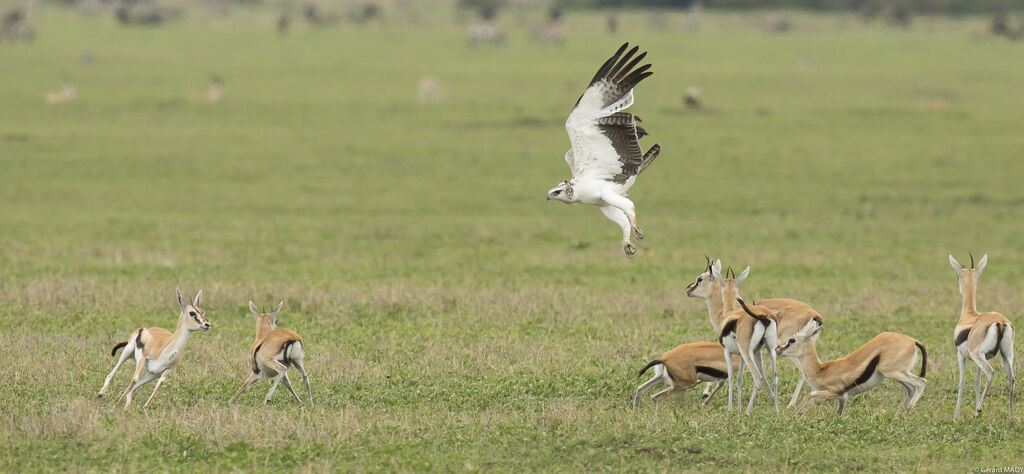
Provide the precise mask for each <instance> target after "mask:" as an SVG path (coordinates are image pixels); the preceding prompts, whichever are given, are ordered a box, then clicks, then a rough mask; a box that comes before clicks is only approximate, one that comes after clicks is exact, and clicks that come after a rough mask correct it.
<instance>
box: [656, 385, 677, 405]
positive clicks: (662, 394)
mask: <svg viewBox="0 0 1024 474" xmlns="http://www.w3.org/2000/svg"><path fill="white" fill-rule="evenodd" d="M674 388H675V387H673V386H671V385H669V386H668V387H666V388H665V389H664V390H662V391H660V392H658V393H655V394H654V395H651V400H654V403H658V400H661V399H662V398H664V397H665V395H668V394H670V393H672V389H674Z"/></svg>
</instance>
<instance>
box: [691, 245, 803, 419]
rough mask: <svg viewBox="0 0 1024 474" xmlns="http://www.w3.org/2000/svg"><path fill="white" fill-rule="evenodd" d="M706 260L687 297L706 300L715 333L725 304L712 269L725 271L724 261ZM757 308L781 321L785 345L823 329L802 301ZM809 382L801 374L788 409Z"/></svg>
mask: <svg viewBox="0 0 1024 474" xmlns="http://www.w3.org/2000/svg"><path fill="white" fill-rule="evenodd" d="M704 258H705V259H706V260H707V267H706V268H705V270H704V272H703V273H701V274H700V275H697V278H696V279H695V280H694V281H693V283H690V284H689V285H688V286H687V287H686V296H689V297H691V298H693V297H700V298H704V299H705V300H706V302H707V305H708V316H710V318H711V325H712V327H714V328H715V329H716V330H717V329H718V327H717V325H716V323H715V320H716V318H717V316H716V315H718V314H721V313H722V312H723V311H724V303H723V301H722V296H721V293H722V287H721V285H719V284H718V280H716V279H715V278H714V277H712V276H711V274H712V271H713V269H712V267H716V268H717V271H718V272H719V273H721V271H722V261H721V260H716V261H714V262H712V261H711V258H709V257H704ZM757 304H758V305H760V306H764V307H766V308H768V309H770V310H772V312H774V313H775V316H776V317H777V318H778V321H779V334H778V338H779V340H780V341H785V340H787V339H789V338H791V337H793V335H794V334H796V333H798V332H806V333H814V334H815V336H814V337H815V338H817V337H818V336H817V335H818V334H820V332H816V331H815V330H816V329H818V328H821V327H822V319H821V314H819V313H818V312H817V311H815V310H814V308H812V307H811V306H810V305H808V304H807V303H804V302H802V301H798V300H794V299H790V298H767V299H763V300H761V301H758V302H757ZM790 360H792V361H793V363H794V364H795V365H796V367H797V370H800V362H799V361H798V360H797V359H793V358H790ZM805 380H806V378H805V377H804V375H803V372H800V378H799V380H798V381H797V384H796V389H794V390H793V397H792V398H791V399H790V401H789V405H787V406H788V407H794V406H796V402H797V401H799V397H800V391H801V390H802V389H803V386H804V381H805ZM710 385H711V384H708V387H706V388H705V389H704V395H703V396H702V397H703V398H704V399H705V401H707V400H709V399H710V394H711V387H710Z"/></svg>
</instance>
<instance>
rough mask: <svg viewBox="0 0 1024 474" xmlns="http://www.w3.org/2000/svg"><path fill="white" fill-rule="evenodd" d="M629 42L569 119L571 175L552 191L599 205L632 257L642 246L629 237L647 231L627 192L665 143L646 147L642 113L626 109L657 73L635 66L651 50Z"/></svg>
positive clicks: (554, 194)
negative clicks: (618, 230)
mask: <svg viewBox="0 0 1024 474" xmlns="http://www.w3.org/2000/svg"><path fill="white" fill-rule="evenodd" d="M627 48H629V43H626V44H623V45H622V46H621V47H620V48H619V50H618V51H616V52H615V54H614V55H613V56H612V57H610V58H608V60H607V61H605V62H604V64H603V65H601V68H600V69H598V70H597V74H595V75H594V78H593V79H592V80H591V81H590V86H588V87H587V90H585V91H584V92H583V95H581V96H580V98H579V100H577V101H576V107H575V108H573V110H572V113H570V114H569V118H568V119H566V121H565V130H566V132H568V133H569V142H570V143H571V144H572V148H570V149H569V151H567V152H566V153H565V162H566V163H568V164H569V168H570V169H571V170H572V179H570V180H569V181H562V182H561V183H559V184H558V186H555V187H554V188H552V189H551V190H550V191H548V199H557V200H559V201H562V202H564V203H566V204H572V203H575V202H582V203H584V204H593V205H595V206H600V207H601V212H602V213H604V215H605V217H607V218H609V219H611V220H612V221H613V222H615V223H616V224H618V225H619V227H621V228H622V250H623V251H625V252H626V257H627V258H633V255H634V254H636V250H637V247H636V245H635V244H633V242H631V241H630V240H629V237H630V230H632V232H633V234H634V235H636V238H637V239H643V238H644V233H643V231H641V230H640V227H638V226H637V224H636V211H635V208H634V206H633V201H630V200H629V198H627V197H626V196H629V188H630V187H632V186H633V182H634V181H636V177H637V175H639V174H640V173H641V172H643V170H644V169H645V168H647V166H648V165H650V164H651V162H652V161H654V159H655V158H656V157H657V156H658V152H659V151H661V147H660V146H658V145H657V144H655V145H654V146H652V147H651V148H650V149H649V150H647V153H644V152H643V149H642V148H640V138H642V137H643V136H644V135H647V131H645V130H644V129H643V128H640V127H639V126H637V122H639V121H640V117H637V116H635V115H633V114H630V113H628V112H623V110H626V109H627V108H628V107H629V106H630V105H633V87H635V86H636V85H637V84H638V83H640V81H642V80H644V78H646V77H647V76H650V75H651V74H653V73H652V72H650V71H648V69H650V68H651V65H650V64H645V65H643V66H640V67H637V68H635V69H634V67H635V66H636V65H637V64H639V63H640V61H641V60H643V58H644V57H645V56H647V52H646V51H645V52H642V53H640V54H639V55H637V54H636V53H637V51H638V50H639V49H640V48H639V47H638V46H634V47H633V48H632V49H630V50H629V51H628V52H627V51H626V49H627ZM623 53H625V55H623Z"/></svg>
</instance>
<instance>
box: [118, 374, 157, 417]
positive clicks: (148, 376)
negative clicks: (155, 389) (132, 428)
mask: <svg viewBox="0 0 1024 474" xmlns="http://www.w3.org/2000/svg"><path fill="white" fill-rule="evenodd" d="M155 378H157V375H156V374H154V373H153V372H146V374H145V375H143V376H142V378H141V379H139V381H138V382H136V383H135V385H133V386H132V388H131V389H130V390H128V396H127V398H125V400H124V409H125V410H127V409H128V407H130V406H131V405H132V394H133V393H135V391H136V390H138V389H139V387H142V386H143V385H146V384H147V383H149V382H151V381H152V380H153V379H155Z"/></svg>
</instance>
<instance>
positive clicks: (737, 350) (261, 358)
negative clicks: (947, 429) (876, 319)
mask: <svg viewBox="0 0 1024 474" xmlns="http://www.w3.org/2000/svg"><path fill="white" fill-rule="evenodd" d="M949 263H950V265H952V266H953V269H954V270H955V271H956V276H957V280H958V281H959V286H960V294H961V295H962V296H963V307H962V309H961V313H960V320H959V321H957V324H956V328H955V330H954V332H953V340H954V344H955V346H956V350H957V361H958V362H959V366H960V383H959V387H958V389H957V397H956V411H955V414H954V418H959V417H960V403H961V400H962V398H963V391H964V381H965V377H966V364H967V360H968V359H970V360H971V361H972V362H974V364H975V366H976V367H977V371H976V373H975V379H974V392H975V407H974V408H975V410H976V412H977V413H981V408H982V404H983V403H984V401H985V395H986V394H987V393H988V390H989V388H990V387H991V386H992V376H993V374H994V372H995V370H994V369H993V368H992V365H991V364H989V362H988V360H989V359H992V358H993V357H995V356H996V355H997V354H998V355H1000V356H1002V358H1003V365H1004V366H1005V368H1006V375H1007V378H1008V382H1009V389H1010V405H1009V410H1010V412H1011V413H1012V411H1013V388H1014V376H1013V324H1012V323H1010V321H1009V320H1008V319H1006V317H1005V316H1003V315H1002V314H999V313H995V312H988V313H979V312H978V310H977V308H976V307H975V297H976V294H977V289H978V277H979V276H980V275H981V272H982V270H984V269H985V265H986V264H987V263H988V255H985V256H983V257H982V258H981V260H980V261H979V262H978V265H977V268H975V265H974V257H973V256H971V266H970V268H968V267H965V266H964V265H961V264H960V263H959V262H957V260H956V259H955V258H953V256H952V255H950V256H949ZM749 274H750V267H747V268H746V269H745V270H743V271H742V272H741V273H740V274H739V276H737V275H736V274H735V272H732V271H731V269H730V270H727V271H726V273H725V274H723V273H722V262H721V260H715V261H714V262H712V261H711V259H710V258H708V259H707V266H706V268H705V270H704V272H703V273H701V274H700V275H697V278H696V280H694V282H693V283H691V284H689V285H688V286H687V287H686V295H687V296H689V297H691V298H703V299H704V300H705V302H706V303H707V306H708V317H709V318H710V321H711V327H712V328H713V329H714V330H715V331H716V333H717V334H718V343H717V344H716V343H713V342H696V343H690V344H683V345H681V346H678V347H676V348H674V349H672V350H670V351H668V352H665V353H663V354H661V355H660V356H659V357H658V358H656V359H654V360H653V361H651V362H650V363H649V364H647V365H646V366H645V367H644V368H643V369H642V370H640V374H639V375H643V374H644V373H645V372H646V371H647V370H648V369H651V368H653V369H654V376H653V377H652V378H651V379H650V380H648V381H647V382H644V383H643V384H642V385H640V387H638V388H637V390H636V394H635V395H634V397H633V408H636V407H637V406H638V405H639V404H640V397H641V396H642V395H643V394H644V393H646V392H647V391H648V390H650V389H651V388H652V387H654V386H656V385H658V384H659V383H665V384H666V385H668V387H667V388H665V389H664V390H662V391H660V392H658V393H656V394H654V395H653V396H652V397H651V398H652V399H654V400H655V401H657V400H659V399H661V398H662V397H664V396H665V395H668V394H669V393H672V392H676V391H682V390H686V389H688V388H690V387H693V386H694V385H696V384H697V383H699V382H707V384H708V385H707V387H706V388H705V391H704V394H703V395H702V398H703V399H704V403H705V404H706V403H707V402H708V401H709V400H711V398H712V397H713V396H714V395H715V393H717V392H718V390H719V389H720V388H721V386H722V382H725V383H726V384H727V385H728V392H729V402H728V408H729V410H732V409H733V389H734V387H735V398H736V400H737V405H736V406H737V408H740V405H741V404H742V401H741V396H742V387H743V385H742V383H743V370H744V368H747V370H749V371H750V374H751V376H752V377H753V380H754V386H753V389H752V391H751V394H750V401H749V402H748V403H747V410H746V411H747V413H750V411H751V410H752V409H753V406H754V398H755V396H756V395H757V391H758V388H760V386H761V382H764V384H765V390H767V391H768V393H769V395H771V397H772V401H773V402H774V404H775V410H776V411H778V409H779V399H778V389H779V387H778V384H779V379H778V372H777V367H776V362H777V360H776V356H782V357H785V358H788V359H790V360H792V361H793V363H794V364H795V365H796V367H797V370H798V371H799V373H800V378H799V379H798V381H797V385H796V389H795V390H794V391H793V397H792V399H790V402H789V405H788V406H789V407H794V406H795V407H796V412H800V411H801V410H802V409H803V408H804V407H806V406H808V405H809V404H810V403H811V402H813V401H814V400H815V399H817V398H834V399H838V400H839V413H840V414H842V413H843V408H845V406H846V401H847V400H848V399H849V397H850V396H851V395H856V394H858V393H862V392H865V391H868V390H870V389H872V388H874V387H875V386H877V385H878V384H879V383H881V382H882V381H883V380H885V379H886V378H891V379H894V380H896V381H897V382H899V383H901V384H902V385H903V386H904V387H905V388H906V389H907V397H906V398H905V399H904V400H903V403H902V405H901V406H900V410H901V411H903V410H909V409H910V408H912V407H913V406H914V405H915V404H916V403H917V401H918V400H919V399H920V398H921V395H922V393H924V387H925V384H926V383H927V381H926V380H925V379H924V376H925V373H926V369H927V366H928V356H927V352H926V350H925V347H924V344H922V343H921V342H920V341H918V340H916V339H914V338H912V337H910V336H907V335H904V334H899V333H894V332H883V333H881V334H879V335H878V336H875V338H873V339H871V340H870V341H868V342H867V343H866V344H864V345H863V346H861V347H860V348H859V349H857V350H855V351H853V352H852V353H850V354H849V355H847V356H846V357H842V358H840V359H836V360H831V361H827V362H822V361H821V359H819V358H818V353H817V349H816V348H815V341H816V340H817V339H818V335H819V334H820V333H821V329H822V327H823V323H822V319H821V315H820V314H819V313H818V312H817V311H815V310H814V308H812V307H810V306H809V305H807V304H806V303H803V302H801V301H797V300H793V299H787V298H770V299H765V300H761V301H758V302H756V303H754V302H751V304H747V303H746V302H744V301H743V299H742V298H741V297H740V294H739V287H740V284H741V283H743V281H744V280H745V279H746V278H747V276H748V275H749ZM177 296H178V305H179V306H180V308H181V312H180V314H179V315H178V325H177V327H176V328H175V330H174V332H173V333H172V332H170V331H168V330H166V329H163V328H156V327H153V328H139V329H136V330H135V331H132V333H131V335H130V336H128V339H127V340H126V341H123V342H119V343H117V344H115V345H114V347H113V349H112V350H111V351H110V355H111V356H112V357H116V356H117V351H118V350H119V349H121V348H124V350H123V351H122V352H121V357H120V358H119V359H118V361H117V363H116V364H114V368H113V370H111V371H110V374H108V375H107V378H106V380H104V381H103V387H102V388H101V389H100V391H99V393H97V394H96V396H97V397H102V396H103V394H104V393H106V391H107V388H108V387H109V386H110V380H111V379H112V378H113V377H114V374H115V373H117V370H118V369H120V368H121V366H122V365H124V363H125V362H127V361H128V360H131V361H133V362H135V364H136V365H135V374H134V375H133V376H132V379H131V381H130V382H129V383H128V387H127V388H126V389H125V390H124V392H123V393H122V394H121V398H120V399H118V401H117V403H115V404H114V407H115V408H116V407H117V405H118V404H120V403H121V401H122V400H123V401H124V403H125V405H124V407H125V409H127V408H128V407H129V406H131V403H132V394H133V393H134V392H135V390H137V389H138V388H139V387H141V386H142V385H145V384H146V383H149V382H151V381H153V380H154V379H156V380H157V383H156V387H154V388H153V394H152V395H150V396H149V399H148V400H146V404H145V406H149V404H150V402H152V401H153V397H154V396H156V392H157V391H158V390H160V386H161V385H162V384H163V382H164V380H166V379H167V375H168V374H169V373H170V371H171V370H173V369H174V368H175V367H176V366H177V365H178V362H179V361H180V360H181V354H182V352H183V351H184V349H185V344H186V343H187V342H188V339H189V336H190V335H191V334H192V333H193V332H195V331H207V330H209V329H210V321H209V320H207V319H206V311H204V310H203V309H202V307H201V305H202V301H203V291H202V290H199V292H198V293H196V296H195V297H194V298H193V299H192V301H191V302H189V301H188V300H186V299H185V298H183V297H182V296H181V291H180V290H179V291H178V293H177ZM283 306H284V302H283V301H282V302H281V303H280V304H278V305H277V307H276V308H274V310H273V311H271V312H270V313H265V312H261V311H259V310H258V309H257V308H256V305H255V304H254V303H253V302H252V301H250V302H249V310H250V311H251V312H252V315H253V317H254V318H255V319H256V340H255V341H254V342H253V345H252V347H251V349H250V350H249V357H248V366H249V367H248V368H249V371H250V374H249V377H248V379H247V380H246V381H245V382H244V383H243V384H242V386H241V388H239V389H238V392H236V393H235V395H234V396H233V397H231V400H230V402H229V403H233V402H234V401H235V400H237V399H238V397H239V396H240V395H241V394H242V392H244V391H245V389H246V388H248V387H249V386H250V385H252V384H253V383H255V382H256V381H258V380H259V379H261V378H263V377H270V378H273V379H274V382H273V385H272V386H271V387H270V391H269V392H268V393H267V395H266V397H265V398H264V400H263V401H264V403H268V402H270V398H271V397H272V396H273V394H274V391H275V390H276V389H277V386H278V384H280V383H281V381H282V380H283V381H284V384H285V387H287V388H288V391H289V392H291V394H292V395H293V396H294V397H295V400H297V401H298V402H299V403H302V400H301V399H300V398H299V396H298V394H296V393H295V390H294V389H293V388H292V384H291V381H290V380H289V379H288V369H289V368H290V367H294V368H295V369H297V370H298V371H299V373H300V374H301V375H302V380H303V382H304V383H305V385H306V395H307V398H308V400H309V403H310V404H312V403H313V395H312V392H311V390H310V386H309V376H308V375H307V374H306V368H305V366H304V365H303V359H304V352H303V342H302V338H301V337H300V336H299V335H298V334H296V333H295V332H294V331H291V330H289V329H285V328H278V327H277V316H278V314H279V313H280V312H281V308H282V307H283ZM780 341H781V342H780ZM763 350H767V351H768V357H769V361H770V362H771V375H772V377H771V380H769V379H768V376H767V373H766V372H765V368H764V364H763V362H762V356H761V352H762V351H763ZM918 351H920V352H921V372H920V374H919V375H914V374H913V373H912V371H913V368H914V367H915V366H916V365H917V352H918ZM982 375H984V376H985V387H984V389H983V388H982V387H981V377H982ZM805 381H806V382H807V383H808V384H809V385H810V386H811V392H810V394H808V395H807V396H806V397H804V399H803V401H801V402H800V403H799V404H797V400H798V399H799V397H800V393H801V390H802V388H803V384H804V382H805Z"/></svg>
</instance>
